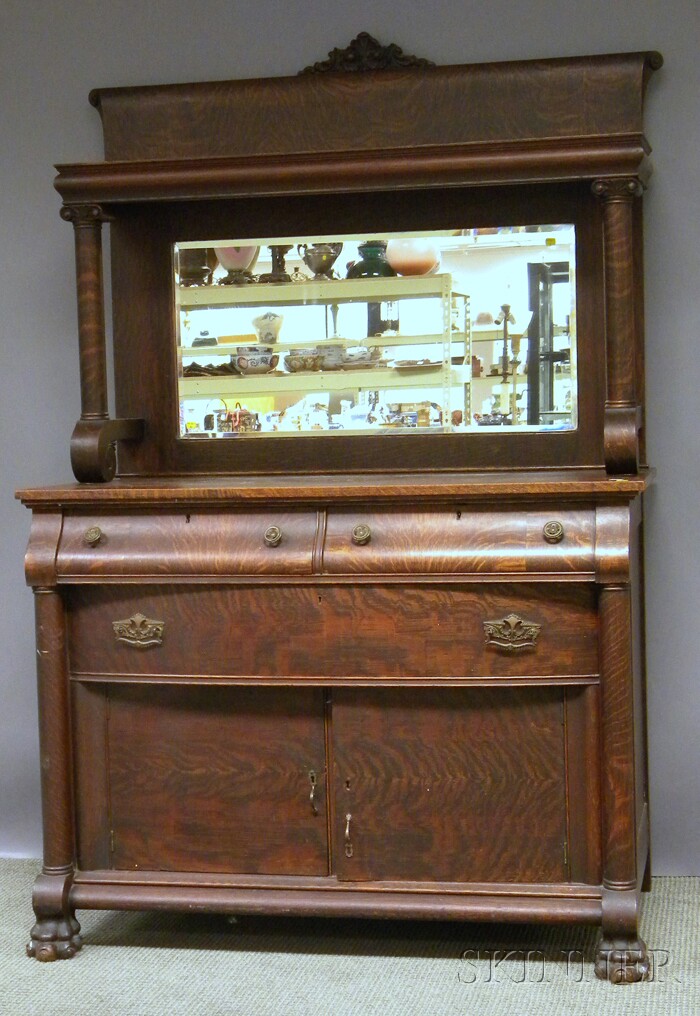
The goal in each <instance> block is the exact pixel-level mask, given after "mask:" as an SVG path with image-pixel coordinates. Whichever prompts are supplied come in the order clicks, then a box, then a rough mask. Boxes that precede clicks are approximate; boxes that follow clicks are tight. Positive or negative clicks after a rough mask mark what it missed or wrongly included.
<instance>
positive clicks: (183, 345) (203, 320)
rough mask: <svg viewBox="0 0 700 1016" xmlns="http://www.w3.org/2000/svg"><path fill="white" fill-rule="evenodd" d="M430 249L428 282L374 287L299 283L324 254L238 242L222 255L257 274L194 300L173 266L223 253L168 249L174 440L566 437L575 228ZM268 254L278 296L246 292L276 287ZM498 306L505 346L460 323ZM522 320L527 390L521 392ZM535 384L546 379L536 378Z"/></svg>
mask: <svg viewBox="0 0 700 1016" xmlns="http://www.w3.org/2000/svg"><path fill="white" fill-rule="evenodd" d="M430 235H431V237H432V238H434V239H436V241H437V243H438V244H439V249H440V259H439V270H438V271H436V272H435V273H434V274H426V275H404V276H399V275H393V276H391V275H386V276H383V277H374V278H372V277H359V278H340V277H332V276H335V271H332V272H330V271H329V273H328V277H320V278H319V277H316V278H310V277H309V276H308V265H307V263H305V261H304V258H303V257H302V251H307V250H308V249H309V248H310V247H315V248H318V249H323V248H324V247H329V246H331V243H330V242H326V243H325V244H323V243H321V242H319V241H318V239H317V240H316V241H314V242H313V243H312V241H311V240H310V239H309V240H307V241H305V242H304V243H301V242H298V241H296V240H295V241H294V242H293V243H292V242H291V241H290V240H289V239H287V240H286V241H285V240H284V239H267V240H264V241H262V240H261V241H257V240H246V241H245V242H240V243H238V244H237V245H236V246H235V247H234V248H233V249H234V250H236V251H238V250H252V251H255V250H257V251H259V256H258V257H257V259H256V265H255V270H256V272H257V273H259V274H258V275H256V276H254V275H252V272H249V273H247V277H246V278H244V277H243V276H241V275H238V276H236V278H237V279H238V283H239V284H233V285H232V284H226V280H227V279H228V278H230V275H228V276H227V274H226V272H225V270H224V268H223V267H222V266H221V265H220V264H219V265H217V262H216V259H213V266H212V267H211V269H210V270H208V274H207V275H205V276H204V281H203V282H201V283H200V284H188V285H184V284H183V278H184V272H183V271H180V270H179V269H180V259H184V257H185V255H186V256H187V259H188V264H191V263H192V260H193V255H196V254H197V253H198V254H199V260H201V261H202V263H203V264H204V262H205V261H206V262H207V263H210V264H212V257H211V255H212V252H213V251H214V250H221V248H222V247H229V248H230V246H231V244H230V241H212V242H210V243H207V244H202V243H195V242H192V241H190V242H188V243H182V244H178V245H176V248H175V252H174V269H175V293H176V316H177V321H178V347H177V368H178V390H179V405H180V418H179V433H180V436H181V437H182V438H186V439H202V438H223V437H233V436H240V435H245V436H247V437H249V436H250V437H255V436H264V435H276V436H284V435H285V434H287V435H289V434H294V435H299V434H313V433H317V432H318V431H327V432H343V433H363V432H369V431H371V432H373V433H386V434H387V435H390V434H395V433H397V432H399V433H412V432H414V433H416V432H426V431H429V432H434V433H450V432H464V431H474V432H483V431H484V430H492V429H493V428H495V427H499V428H500V427H503V426H509V427H512V426H516V427H519V428H521V429H528V430H531V429H532V430H540V429H553V428H554V429H562V428H567V429H569V428H571V427H574V426H575V425H576V424H575V401H576V400H575V372H573V371H572V369H571V364H572V358H571V349H572V335H573V330H572V324H571V322H572V320H575V315H573V314H572V313H571V308H572V306H573V298H574V286H573V270H572V269H573V257H574V231H573V227H557V228H556V230H554V231H553V232H551V233H542V232H538V233H532V232H525V231H524V228H520V227H518V228H515V227H514V228H509V229H508V230H505V231H502V232H499V233H496V234H484V235H482V234H479V233H478V232H477V231H475V230H467V231H457V233H456V234H454V233H451V234H430ZM325 239H326V241H328V238H325ZM379 243H381V244H384V245H386V241H385V240H382V241H379ZM341 244H342V247H343V248H344V250H345V256H346V257H352V255H353V254H355V251H356V250H357V248H358V247H359V246H360V243H359V242H358V240H357V239H356V238H348V237H343V238H341V240H340V241H339V242H335V243H334V247H335V248H336V249H337V248H339V247H341ZM279 249H285V250H286V252H287V257H286V263H285V264H284V271H286V272H287V278H288V280H289V281H283V282H270V281H259V280H261V279H269V278H270V274H271V272H273V271H275V270H277V271H278V272H279V271H280V269H279V266H278V267H277V269H275V265H274V258H275V257H278V256H279V255H277V254H275V251H277V250H279ZM555 249H556V261H555V260H554V258H553V257H552V252H553V251H554V250H555ZM195 261H196V257H195ZM307 261H308V258H307ZM352 264H353V262H352V261H351V262H350V267H352ZM553 265H554V266H555V267H554V268H553V267H552V266H553ZM448 269H449V270H448ZM553 271H555V272H558V273H559V274H560V275H561V276H562V278H564V276H565V280H566V282H567V283H568V285H567V286H566V291H565V293H563V294H562V295H563V297H564V299H563V300H559V301H558V302H557V306H556V308H554V307H553V306H552V303H553V301H552V299H551V292H552V287H551V278H550V280H549V283H548V285H549V288H548V290H547V294H548V297H549V300H548V304H547V306H546V307H545V308H544V310H545V313H544V314H543V312H542V307H541V306H539V304H538V300H539V301H540V303H541V300H540V297H539V293H538V292H537V291H536V285H535V287H534V288H533V273H534V276H535V278H536V279H537V277H538V276H540V275H542V274H543V273H544V275H545V276H546V275H547V273H549V275H550V276H551V274H552V272H553ZM545 282H547V280H546V278H545ZM536 284H538V283H536ZM505 297H509V298H510V299H512V300H513V303H514V304H517V305H518V308H517V309H518V313H519V315H520V319H519V321H518V323H517V324H516V325H514V326H511V331H510V333H509V335H508V336H507V337H506V338H505V343H504V336H503V334H502V332H500V331H499V329H498V328H497V327H496V326H495V325H494V324H493V321H494V314H488V313H487V317H490V322H491V323H490V324H489V325H488V326H486V327H484V326H483V325H478V324H476V325H474V324H473V321H474V320H476V321H479V320H480V318H481V317H483V316H484V313H485V311H484V310H483V309H481V308H486V307H490V308H493V310H494V311H495V312H496V313H498V310H499V308H498V305H497V304H496V301H497V300H498V299H504V298H505ZM533 304H534V305H535V306H534V309H535V311H537V314H535V313H533V310H532V306H533ZM525 305H527V313H523V310H524V307H525ZM555 310H556V314H558V317H559V318H560V319H561V320H557V319H556V318H555ZM535 317H537V329H538V335H537V339H538V345H537V361H536V362H537V368H538V369H537V374H538V381H537V384H536V385H535V384H533V383H532V380H531V379H530V378H529V376H528V372H529V371H530V370H532V363H533V362H534V361H531V357H530V351H531V349H532V348H533V320H534V319H535ZM523 325H524V326H525V327H523ZM540 333H543V336H544V338H545V340H546V349H545V350H542V349H541V348H540V347H541V339H542V334H540ZM547 358H548V359H547ZM545 370H546V371H548V376H547V378H543V377H541V376H539V375H541V374H542V372H543V371H545ZM555 371H556V373H555ZM543 382H546V385H544V384H543ZM535 388H537V391H536V392H535V391H534V389H535ZM533 403H536V406H535V410H534V412H533ZM535 414H536V415H535Z"/></svg>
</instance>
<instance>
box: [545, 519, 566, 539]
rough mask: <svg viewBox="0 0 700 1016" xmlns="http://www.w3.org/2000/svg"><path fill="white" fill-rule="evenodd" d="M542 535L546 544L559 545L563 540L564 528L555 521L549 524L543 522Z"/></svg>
mask: <svg viewBox="0 0 700 1016" xmlns="http://www.w3.org/2000/svg"><path fill="white" fill-rule="evenodd" d="M542 535H543V536H544V538H545V540H546V541H547V543H561V541H562V540H563V539H564V526H563V525H562V524H561V522H559V521H558V520H557V519H552V521H551V522H545V524H544V527H543V529H542Z"/></svg>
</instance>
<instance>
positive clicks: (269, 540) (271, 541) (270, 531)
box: [263, 526, 282, 547]
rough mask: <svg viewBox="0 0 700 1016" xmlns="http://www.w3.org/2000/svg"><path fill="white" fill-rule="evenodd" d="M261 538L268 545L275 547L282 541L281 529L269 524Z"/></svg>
mask: <svg viewBox="0 0 700 1016" xmlns="http://www.w3.org/2000/svg"><path fill="white" fill-rule="evenodd" d="M263 540H264V541H265V543H266V544H267V546H268V547H277V546H278V545H279V544H280V543H281V542H282V530H281V529H280V527H279V526H269V527H268V528H267V529H266V530H265V534H264V536H263Z"/></svg>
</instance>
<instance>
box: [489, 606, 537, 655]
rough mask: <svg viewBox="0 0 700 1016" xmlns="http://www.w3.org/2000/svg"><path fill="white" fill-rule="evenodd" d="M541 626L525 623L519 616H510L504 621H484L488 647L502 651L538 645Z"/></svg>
mask: <svg viewBox="0 0 700 1016" xmlns="http://www.w3.org/2000/svg"><path fill="white" fill-rule="evenodd" d="M541 628H542V625H541V624H535V623H534V622H533V621H523V619H522V617H518V615H517V614H508V616H507V617H504V618H503V620H502V621H484V635H485V638H486V645H490V646H498V647H499V648H500V649H509V650H511V651H512V650H515V649H526V648H528V647H531V646H534V645H536V644H537V637H538V635H539V634H540V630H541Z"/></svg>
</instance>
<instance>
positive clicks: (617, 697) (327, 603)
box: [19, 53, 661, 981]
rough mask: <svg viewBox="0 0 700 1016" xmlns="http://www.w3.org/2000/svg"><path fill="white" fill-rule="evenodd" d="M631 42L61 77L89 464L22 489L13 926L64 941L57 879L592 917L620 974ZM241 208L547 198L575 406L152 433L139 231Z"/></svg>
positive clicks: (385, 219) (294, 209) (162, 424)
mask: <svg viewBox="0 0 700 1016" xmlns="http://www.w3.org/2000/svg"><path fill="white" fill-rule="evenodd" d="M660 65H661V58H660V57H659V56H658V54H655V53H636V54H623V55H612V56H599V57H586V58H578V59H568V60H554V61H552V60H544V61H527V62H519V63H501V64H489V65H480V66H475V67H446V68H433V69H429V70H426V69H423V70H421V71H417V70H416V69H415V68H413V69H410V70H409V69H405V70H401V71H398V72H391V71H390V72H386V73H382V74H381V75H378V74H369V75H357V74H356V75H338V74H332V73H331V74H324V75H320V76H311V77H306V78H296V79H271V80H259V81H244V82H220V83H214V84H194V85H182V86H156V87H150V88H129V89H103V90H100V91H98V92H96V93H94V94H93V96H92V100H93V102H94V104H95V105H96V106H98V108H99V110H100V113H101V115H102V117H103V122H104V128H105V142H106V153H107V159H108V160H109V161H107V162H105V163H102V164H96V165H92V166H86V165H65V166H61V167H60V168H59V176H58V179H57V182H56V185H57V188H58V190H59V192H60V193H61V195H62V196H63V198H64V202H65V206H64V211H63V215H64V218H67V219H68V220H70V221H72V222H73V223H74V226H75V229H76V265H77V274H78V300H79V331H80V365H81V401H82V411H83V415H82V418H81V420H80V421H79V423H78V425H77V427H76V430H75V432H74V435H73V439H72V464H73V467H74V472H75V475H76V477H77V478H78V479H80V480H87V481H90V483H86V484H83V485H82V486H81V485H78V486H76V485H64V486H61V487H55V488H42V489H39V490H34V491H28V490H25V491H21V492H20V495H19V496H20V497H21V498H22V499H23V500H24V502H25V503H26V504H27V505H29V506H30V507H31V508H32V509H33V511H34V512H35V520H34V524H33V528H32V537H31V540H30V546H29V550H28V553H27V559H26V574H27V580H28V582H29V583H30V585H32V586H33V588H34V589H35V591H36V593H37V597H36V599H37V650H38V672H39V706H40V740H41V752H42V794H43V803H44V869H43V872H42V875H41V876H40V877H39V879H38V880H37V882H36V885H35V890H34V898H33V903H34V909H35V913H36V916H37V923H36V925H35V926H34V928H33V929H32V933H31V937H32V941H31V943H30V946H29V953H30V955H32V956H36V957H37V958H39V959H45V960H51V959H57V958H62V957H69V956H72V955H73V954H74V953H75V952H76V951H77V950H78V949H79V948H80V937H79V934H78V932H79V927H78V925H77V922H76V921H75V916H74V908H75V906H76V905H80V906H88V907H98V908H99V907H117V908H124V909H140V908H149V907H153V908H174V909H181V910H190V911H191V910H199V911H207V910H214V911H217V910H219V911H223V912H232V913H234V912H239V911H249V912H259V913H268V914H275V913H284V914H289V913H296V914H326V915H331V914H334V915H344V914H347V915H355V916H360V915H362V916H373V917H376V916H384V917H387V916H393V917H404V918H405V917H431V918H449V919H471V920H484V919H485V920H516V921H530V920H537V921H543V922H566V921H573V920H580V921H588V922H593V923H597V924H600V925H601V927H602V932H603V938H602V940H601V943H600V946H599V948H598V953H597V959H596V972H597V973H598V974H599V975H601V976H605V977H608V978H609V979H611V980H614V981H626V980H637V979H639V978H640V977H642V976H643V975H644V973H645V970H646V968H647V965H648V961H647V957H646V950H645V947H644V943H643V942H641V940H640V939H639V937H638V931H637V927H638V909H639V887H640V883H641V881H642V875H643V872H644V870H645V868H647V869H648V841H649V836H648V803H647V798H648V795H647V789H646V782H647V772H646V751H645V732H644V715H643V713H644V659H643V657H644V639H643V620H644V619H643V596H642V594H641V590H640V585H641V576H640V555H641V550H640V547H639V539H638V534H639V523H640V517H641V509H640V507H639V503H640V501H641V498H638V495H639V494H640V493H641V492H642V491H643V490H645V489H646V487H647V486H648V483H649V481H650V474H649V472H648V471H647V470H646V469H644V468H643V467H642V466H640V463H641V464H643V463H644V462H645V453H644V434H643V422H644V416H643V396H644V379H643V366H644V362H643V294H642V287H641V283H642V278H641V276H642V257H641V253H642V212H641V202H640V200H639V197H638V195H639V194H640V192H641V188H642V186H643V185H645V184H646V182H647V181H648V178H649V160H648V154H649V150H650V149H649V145H648V143H647V141H646V139H645V137H644V134H643V125H642V108H643V97H644V91H645V87H646V84H647V81H648V79H649V76H650V74H651V72H652V71H653V70H654V69H656V68H658V67H659V66H660ZM340 109H342V111H343V115H342V116H339V115H338V111H339V110H340ZM272 121H274V123H275V125H276V129H275V131H273V132H270V130H269V123H270V122H272ZM106 218H110V219H112V220H113V221H112V224H111V227H110V229H111V237H110V241H111V252H112V265H111V269H112V294H113V335H114V349H115V393H116V403H117V405H116V408H117V413H116V415H117V419H116V420H110V419H109V417H108V409H107V396H106V383H105V379H106V364H105V359H104V331H105V323H104V315H103V309H102V268H101V251H100V222H101V220H102V219H106ZM271 223H274V230H273V232H274V233H275V235H278V236H282V235H289V236H318V235H327V234H328V233H329V232H331V231H332V232H334V233H336V234H337V235H347V234H350V235H360V236H365V235H370V233H374V232H376V233H377V235H389V234H391V233H394V232H397V231H402V232H406V233H408V234H409V235H412V234H417V233H420V232H422V231H431V230H461V229H468V228H478V229H481V228H487V229H494V228H496V229H497V228H499V227H502V226H504V225H508V224H517V225H525V226H527V225H536V226H537V225H539V224H541V223H571V224H573V226H574V227H575V230H576V290H577V296H576V341H577V361H578V365H579V371H578V379H577V384H578V388H577V421H578V422H577V426H576V428H575V429H574V430H571V431H567V432H564V431H560V432H557V431H552V432H550V433H517V432H516V430H517V428H513V431H514V432H513V433H507V428H502V429H501V430H502V432H501V433H489V434H459V433H455V434H448V435H435V434H429V433H418V434H402V435H379V434H370V435H367V436H362V437H357V436H353V435H350V436H348V435H343V434H319V435H314V436H313V438H312V439H309V438H308V437H304V436H303V435H299V436H298V437H295V436H289V437H285V438H284V439H281V440H275V439H267V438H264V439H263V438H261V439H257V438H250V439H248V438H245V437H244V436H237V437H236V438H235V439H233V438H232V439H231V440H228V441H200V442H197V441H187V440H180V439H179V438H178V424H177V403H178V396H177V377H176V370H175V355H174V351H175V346H176V342H175V335H174V311H173V308H174V306H175V302H174V292H173V287H174V272H173V264H172V256H173V255H172V252H173V249H174V248H173V245H174V244H175V243H177V242H182V241H183V240H192V241H202V242H205V241H211V239H212V237H224V236H229V237H238V238H245V237H246V236H248V237H256V236H270V235H271V226H270V224H271ZM116 442H119V447H118V463H117V449H116V447H115V445H116ZM117 466H118V473H119V476H120V477H121V478H117V479H116V480H112V477H113V475H114V473H115V469H117ZM110 480H111V481H112V482H110V483H109V484H107V485H105V484H104V483H102V485H100V481H110ZM92 481H94V483H93V482H92ZM548 521H560V522H561V523H562V524H563V527H564V535H563V539H562V540H561V542H559V543H548V542H547V541H546V540H545V539H544V533H543V527H544V524H545V522H548ZM358 522H363V523H365V524H367V525H369V527H370V539H369V542H368V543H366V544H364V545H362V546H359V545H356V543H354V542H353V540H352V530H353V527H354V526H355V525H357V523H358ZM95 526H99V530H100V533H99V539H98V540H96V541H95V540H93V541H92V545H90V544H89V543H88V542H86V540H85V531H86V529H88V528H90V527H95ZM270 526H279V528H280V529H281V531H282V539H281V542H280V543H279V545H278V546H276V547H270V546H268V545H266V544H265V540H264V534H265V530H266V529H267V528H269V527H270ZM93 536H94V534H93ZM91 539H92V538H91ZM273 542H274V541H273ZM138 614H143V615H145V617H146V618H147V619H150V620H151V621H152V622H157V623H156V624H155V628H154V631H155V634H156V635H158V636H159V637H160V633H161V626H162V644H158V638H156V637H155V636H154V637H153V638H151V639H149V640H148V641H149V642H150V643H152V644H150V645H149V646H148V648H144V647H143V646H134V645H130V644H127V643H126V642H124V641H122V640H121V629H120V628H119V627H118V628H117V630H116V631H115V627H114V622H118V621H128V620H129V619H130V618H133V617H135V616H136V615H138ZM511 614H515V615H518V616H519V617H520V618H522V620H523V621H524V622H526V623H528V622H529V623H531V624H533V625H538V626H540V628H539V634H538V636H537V639H536V641H534V644H533V645H530V646H528V647H525V648H523V647H520V648H518V649H514V650H508V649H504V648H499V647H498V646H495V645H493V644H487V643H486V640H485V629H484V623H485V622H495V621H499V620H501V621H502V620H504V619H505V618H506V617H507V616H509V615H511ZM139 624H141V625H142V628H143V627H144V626H145V627H148V625H147V623H146V622H143V623H142V621H141V619H137V621H134V625H135V627H137V628H138V627H139ZM118 636H119V637H118ZM311 772H313V773H314V779H315V783H314V791H313V799H312V798H311V789H312V784H311V777H310V774H311ZM348 815H350V816H351V818H350V829H349V831H348V835H349V843H347V842H346V839H345V829H346V824H347V822H348V819H347V816H348ZM346 846H347V847H350V846H351V847H352V850H348V851H346ZM348 855H350V856H348Z"/></svg>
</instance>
